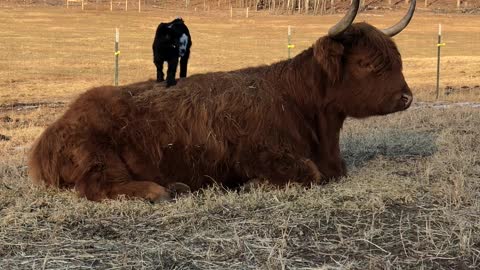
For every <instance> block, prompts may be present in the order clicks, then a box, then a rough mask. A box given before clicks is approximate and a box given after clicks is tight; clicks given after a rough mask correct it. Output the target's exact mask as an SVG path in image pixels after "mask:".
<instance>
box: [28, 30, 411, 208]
mask: <svg viewBox="0 0 480 270" xmlns="http://www.w3.org/2000/svg"><path fill="white" fill-rule="evenodd" d="M401 69H402V66H401V59H400V54H399V52H398V50H397V48H396V46H395V44H394V43H393V41H392V40H391V39H390V38H389V37H387V36H385V35H384V34H383V33H381V32H380V31H379V30H377V29H376V28H374V27H373V26H370V25H369V24H366V23H359V24H354V25H352V26H350V27H349V29H348V30H347V31H346V32H345V33H344V34H343V35H342V36H341V37H340V38H336V39H332V38H330V37H328V36H327V37H322V38H320V39H319V40H317V41H316V42H315V44H314V45H313V46H312V47H311V48H309V49H307V50H305V51H303V52H302V53H301V54H299V55H298V56H296V57H295V58H293V59H291V60H286V61H281V62H278V63H275V64H272V65H269V66H261V67H255V68H247V69H242V70H237V71H232V72H217V73H207V74H200V75H194V76H191V77H190V78H188V79H186V80H183V81H180V82H179V84H178V85H177V86H175V87H172V88H169V89H168V90H166V89H164V88H163V86H161V85H158V84H155V82H154V81H147V82H141V83H137V84H132V85H128V86H124V87H120V88H115V87H99V88H94V89H91V90H89V91H87V92H86V93H84V94H83V95H81V96H80V97H79V98H78V99H77V100H76V101H74V102H73V103H72V104H71V106H70V108H69V109H68V110H67V112H66V113H65V114H64V115H63V116H62V117H61V118H60V119H58V120H57V121H56V122H54V123H53V124H52V125H51V126H49V127H48V128H47V129H46V130H45V131H44V132H43V134H42V135H41V136H40V138H39V139H38V140H37V141H36V143H35V145H34V147H33V149H32V151H31V155H30V162H29V167H30V174H31V177H32V178H33V179H34V180H35V181H36V182H43V183H46V184H47V185H50V186H59V187H66V188H71V187H72V188H75V189H76V190H77V191H78V192H79V194H80V195H81V196H85V197H87V198H88V199H90V200H95V201H98V200H102V199H105V198H115V197H117V196H118V195H126V196H133V197H141V198H145V199H148V200H151V201H158V200H165V199H169V198H170V194H169V189H168V187H169V185H171V184H172V183H175V182H182V183H185V184H186V185H188V186H189V187H190V188H191V190H197V189H200V188H202V187H205V186H207V185H209V184H212V183H219V184H222V185H225V186H228V187H234V186H238V185H241V184H244V183H246V182H247V181H249V180H251V179H266V180H267V181H269V182H270V183H273V184H277V185H283V184H285V183H287V182H289V181H296V182H300V183H303V184H311V183H325V182H327V181H328V180H329V179H331V178H336V177H340V176H343V175H345V174H346V170H345V164H344V162H343V160H342V158H341V155H340V150H339V134H340V129H341V127H342V124H343V122H344V120H345V118H346V117H347V116H352V117H367V116H372V115H383V114H388V113H393V112H396V111H401V110H404V109H407V108H408V107H409V105H410V103H411V97H412V93H411V92H410V89H409V88H408V86H407V84H406V82H405V80H404V77H403V74H402V70H401Z"/></svg>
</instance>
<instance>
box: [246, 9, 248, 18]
mask: <svg viewBox="0 0 480 270" xmlns="http://www.w3.org/2000/svg"><path fill="white" fill-rule="evenodd" d="M246 13H247V14H246V17H247V18H248V7H247V12H246Z"/></svg>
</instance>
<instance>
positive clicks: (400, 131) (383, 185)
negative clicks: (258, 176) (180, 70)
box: [0, 9, 480, 269]
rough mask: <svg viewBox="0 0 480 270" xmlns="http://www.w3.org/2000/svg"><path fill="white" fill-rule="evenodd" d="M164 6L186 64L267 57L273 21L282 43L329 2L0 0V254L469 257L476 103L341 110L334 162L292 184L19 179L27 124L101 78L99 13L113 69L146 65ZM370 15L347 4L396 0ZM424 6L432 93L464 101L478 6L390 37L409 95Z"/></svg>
mask: <svg viewBox="0 0 480 270" xmlns="http://www.w3.org/2000/svg"><path fill="white" fill-rule="evenodd" d="M175 15H182V16H183V17H184V18H185V20H186V21H187V23H188V25H189V27H190V29H191V32H192V36H193V47H192V50H193V52H192V58H191V62H190V67H189V68H190V72H191V73H201V72H207V71H216V70H232V69H237V68H240V67H245V66H251V65H258V64H265V63H271V62H273V61H276V60H280V59H283V58H285V57H286V44H285V43H286V27H287V25H288V24H290V25H292V26H293V29H294V30H293V32H294V35H293V42H294V43H295V45H296V47H295V49H294V51H293V53H294V54H296V53H298V52H299V51H300V50H301V49H303V48H306V47H307V46H309V45H311V44H312V43H313V42H314V40H315V39H316V38H318V37H319V36H321V35H323V34H324V33H325V32H326V30H327V29H328V27H329V26H330V25H331V24H332V23H334V22H335V21H336V20H337V19H338V18H339V16H340V15H336V16H325V17H313V16H291V17H287V16H264V15H261V14H253V15H252V18H249V19H241V18H235V19H233V20H231V19H230V18H228V17H227V14H219V13H217V14H210V15H209V14H207V13H187V12H168V13H167V12H161V11H155V12H146V13H143V14H137V13H134V12H129V13H125V12H114V13H109V12H94V11H91V12H86V13H81V12H78V11H68V12H66V11H65V10H63V9H25V10H22V9H2V10H0V29H1V30H0V44H1V46H2V49H1V50H0V269H66V268H69V269H80V268H82V269H107V268H108V269H142V268H143V269H312V268H315V267H316V268H315V269H478V268H480V109H479V108H467V107H460V106H458V107H452V108H444V109H439V108H432V107H430V106H426V107H419V106H416V105H414V106H413V107H412V108H411V109H409V110H408V111H406V112H403V113H398V114H394V115H390V116H387V117H374V118H370V119H367V120H354V119H350V120H348V121H347V122H346V123H345V127H344V130H343V133H342V140H341V144H342V152H343V154H344V156H345V159H346V161H347V164H348V168H349V176H348V177H346V178H344V179H341V180H339V181H337V182H335V183H331V184H328V185H325V186H315V187H313V188H311V189H307V190H305V189H302V188H300V187H297V186H291V187H288V188H286V189H282V190H269V189H266V188H264V189H262V188H260V189H257V190H254V191H252V192H226V191H222V190H218V189H215V188H213V189H209V190H205V191H203V192H200V193H197V194H193V195H191V196H186V197H182V198H179V199H178V200H177V201H176V202H174V203H168V204H158V205H151V204H149V203H145V202H142V201H113V202H105V203H91V202H87V201H85V200H83V199H78V198H76V196H75V194H73V193H72V192H65V191H61V192H60V191H55V190H43V189H39V188H36V187H32V186H31V184H30V181H29V180H28V178H27V176H26V165H25V164H26V161H25V159H26V156H25V155H26V152H27V151H28V148H29V146H30V144H31V143H32V141H33V140H34V138H35V137H36V136H38V135H39V134H40V132H41V131H42V130H43V129H44V128H45V126H46V125H48V124H49V123H51V122H52V121H54V119H56V117H58V116H59V115H60V114H61V113H62V112H63V111H64V109H65V107H64V105H63V103H68V102H69V101H71V100H72V99H73V98H74V97H75V96H77V95H78V94H79V93H81V92H83V91H84V90H85V89H87V88H88V87H91V86H98V85H101V84H111V83H112V81H113V73H112V67H113V35H114V28H115V26H118V27H120V31H121V32H120V39H121V44H120V51H121V59H120V82H121V84H126V83H130V82H135V81H139V80H144V79H147V78H153V77H154V76H155V69H154V66H153V63H152V60H151V58H152V57H151V49H150V46H151V42H152V38H153V35H154V31H155V27H156V25H157V24H158V22H160V21H166V20H170V19H172V18H173V17H174V16H175ZM381 15H382V14H381V13H376V14H370V15H368V14H360V15H359V19H357V20H366V21H368V22H371V23H373V24H375V25H376V26H379V27H382V26H387V25H390V24H392V23H394V22H395V21H396V20H397V19H398V18H399V17H401V16H402V15H403V14H400V13H398V14H397V13H394V14H389V15H388V16H386V17H384V16H381ZM438 22H442V23H443V24H444V30H445V41H446V42H447V47H445V48H444V51H443V52H444V55H445V57H444V58H443V64H444V65H443V69H442V73H443V78H442V96H441V99H442V100H446V101H474V102H477V101H480V86H478V85H479V84H480V51H479V50H478V48H477V43H478V42H479V41H480V16H457V15H449V16H443V15H432V14H427V13H423V14H422V13H418V14H417V15H416V16H415V17H414V19H413V21H412V24H411V25H410V26H409V28H407V29H406V30H405V31H404V32H403V33H402V34H400V35H399V36H398V37H396V41H397V43H398V45H399V48H400V50H401V52H402V55H403V57H404V66H405V68H404V69H405V73H406V76H407V80H408V81H409V83H410V85H411V87H412V89H413V92H414V94H415V95H416V99H417V101H418V100H421V101H430V100H433V99H434V88H435V72H436V70H435V64H436V60H435V56H436V47H435V43H436V31H437V29H436V27H437V26H436V24H437V23H438ZM447 86H448V87H450V88H448V87H447ZM445 88H447V90H448V91H447V92H448V95H444V90H445ZM19 103H25V104H23V105H22V104H19ZM32 103H44V105H42V106H40V107H38V108H36V107H35V106H28V105H32ZM26 105H27V106H26Z"/></svg>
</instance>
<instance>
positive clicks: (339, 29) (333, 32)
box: [328, 0, 360, 37]
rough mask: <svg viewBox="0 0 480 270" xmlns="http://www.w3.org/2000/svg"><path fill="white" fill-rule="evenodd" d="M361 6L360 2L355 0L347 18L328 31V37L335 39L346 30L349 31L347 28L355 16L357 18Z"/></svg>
mask: <svg viewBox="0 0 480 270" xmlns="http://www.w3.org/2000/svg"><path fill="white" fill-rule="evenodd" d="M359 6H360V0H353V1H352V5H351V6H350V9H349V10H348V12H347V14H346V15H345V17H343V18H342V19H341V20H340V21H339V22H338V23H337V24H335V25H334V26H332V27H331V28H330V29H329V30H328V35H329V36H330V37H335V36H338V35H340V34H342V33H343V32H345V30H347V28H348V27H349V26H350V25H351V24H352V22H353V20H354V19H355V16H357V12H358V8H359Z"/></svg>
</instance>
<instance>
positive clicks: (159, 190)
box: [145, 186, 173, 203]
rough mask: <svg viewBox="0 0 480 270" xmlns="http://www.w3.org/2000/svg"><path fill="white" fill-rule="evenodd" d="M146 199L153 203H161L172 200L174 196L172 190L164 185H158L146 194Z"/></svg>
mask: <svg viewBox="0 0 480 270" xmlns="http://www.w3.org/2000/svg"><path fill="white" fill-rule="evenodd" d="M145 197H146V199H147V200H148V201H150V202H151V203H161V202H168V201H171V200H172V199H173V198H172V196H171V195H170V192H168V190H167V189H166V188H164V187H161V186H158V187H155V188H154V189H153V190H150V191H149V192H148V193H147V194H146V196H145Z"/></svg>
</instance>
